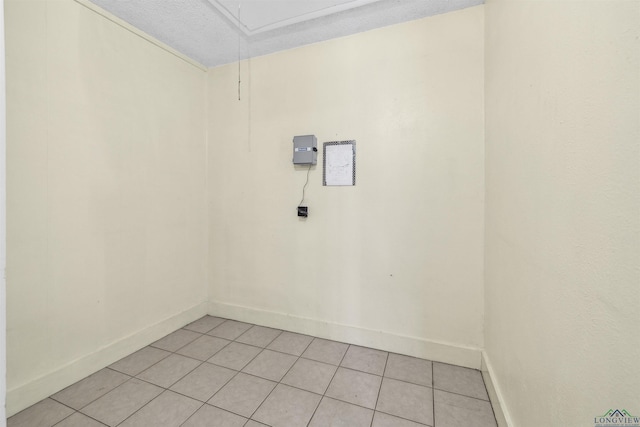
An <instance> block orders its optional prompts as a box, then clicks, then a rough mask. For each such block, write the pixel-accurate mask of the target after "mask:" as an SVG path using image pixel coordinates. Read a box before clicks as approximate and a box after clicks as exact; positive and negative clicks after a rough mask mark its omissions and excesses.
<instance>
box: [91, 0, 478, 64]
mask: <svg viewBox="0 0 640 427" xmlns="http://www.w3.org/2000/svg"><path fill="white" fill-rule="evenodd" d="M91 1H92V2H93V3H94V4H96V5H98V6H100V7H102V8H103V9H105V10H107V11H109V12H111V13H112V14H114V15H115V16H117V17H119V18H120V19H123V20H124V21H126V22H128V23H129V24H131V25H133V26H134V27H137V28H138V29H140V30H142V31H144V32H145V33H147V34H149V35H151V36H153V37H155V38H156V39H158V40H160V41H161V42H163V43H165V44H167V45H169V46H171V47H172V48H174V49H175V50H177V51H179V52H181V53H183V54H184V55H186V56H188V57H190V58H192V59H194V60H195V61H197V62H200V63H201V64H203V65H206V66H208V67H213V66H216V65H221V64H227V63H231V62H235V61H237V60H238V58H240V59H246V58H248V57H252V56H260V55H266V54H269V53H273V52H277V51H280V50H285V49H291V48H294V47H298V46H303V45H305V44H310V43H316V42H319V41H323V40H329V39H332V38H335V37H342V36H346V35H350V34H355V33H358V32H362V31H367V30H371V29H374V28H378V27H384V26H387V25H393V24H397V23H400V22H405V21H411V20H414V19H419V18H424V17H426V16H431V15H437V14H440V13H445V12H449V11H453V10H458V9H463V8H466V7H470V6H475V5H478V4H482V3H483V0H91Z"/></svg>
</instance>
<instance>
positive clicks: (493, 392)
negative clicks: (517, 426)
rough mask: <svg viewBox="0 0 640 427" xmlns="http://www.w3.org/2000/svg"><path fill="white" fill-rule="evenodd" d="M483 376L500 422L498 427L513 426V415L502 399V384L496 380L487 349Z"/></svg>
mask: <svg viewBox="0 0 640 427" xmlns="http://www.w3.org/2000/svg"><path fill="white" fill-rule="evenodd" d="M481 371H482V378H483V379H484V383H485V385H486V386H487V392H488V393H489V399H490V400H491V405H492V406H493V413H494V414H495V416H496V421H497V422H498V427H513V422H511V417H510V416H509V411H508V410H507V408H506V406H505V405H504V400H503V399H502V396H503V395H502V392H501V390H500V386H499V384H498V383H497V381H496V376H495V371H494V370H493V367H492V366H491V362H490V361H489V357H488V356H487V353H486V352H485V351H482V369H481Z"/></svg>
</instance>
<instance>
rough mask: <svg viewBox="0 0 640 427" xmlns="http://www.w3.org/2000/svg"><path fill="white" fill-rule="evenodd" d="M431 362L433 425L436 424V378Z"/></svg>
mask: <svg viewBox="0 0 640 427" xmlns="http://www.w3.org/2000/svg"><path fill="white" fill-rule="evenodd" d="M434 374H435V369H434V368H433V362H431V405H432V408H433V427H435V426H436V379H435V376H434Z"/></svg>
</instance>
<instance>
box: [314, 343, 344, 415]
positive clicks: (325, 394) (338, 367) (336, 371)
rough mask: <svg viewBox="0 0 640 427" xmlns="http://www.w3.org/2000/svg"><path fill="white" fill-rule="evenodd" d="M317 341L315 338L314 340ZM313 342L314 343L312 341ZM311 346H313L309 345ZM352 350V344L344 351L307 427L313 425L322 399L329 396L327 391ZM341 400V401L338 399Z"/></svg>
mask: <svg viewBox="0 0 640 427" xmlns="http://www.w3.org/2000/svg"><path fill="white" fill-rule="evenodd" d="M314 340H315V338H314ZM312 342H313V341H312ZM309 345H311V344H309ZM350 348H351V344H347V349H346V350H345V351H344V354H343V355H342V357H341V358H340V363H338V366H337V368H336V370H335V371H334V373H333V375H332V376H331V380H330V381H329V384H328V385H327V388H326V389H325V390H324V393H322V397H321V398H320V402H318V406H316V409H314V410H313V414H311V418H309V422H308V423H307V427H308V426H309V424H311V421H312V420H313V417H315V416H316V412H317V411H318V408H319V407H320V403H322V399H324V398H325V396H326V397H329V396H327V391H329V387H331V383H332V382H333V379H334V378H335V377H336V374H337V373H338V370H339V369H340V365H342V362H343V361H344V358H345V357H346V356H347V353H348V352H349V349H350ZM336 400H339V399H336Z"/></svg>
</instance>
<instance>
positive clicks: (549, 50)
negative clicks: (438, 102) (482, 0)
mask: <svg viewBox="0 0 640 427" xmlns="http://www.w3.org/2000/svg"><path fill="white" fill-rule="evenodd" d="M485 7H486V116H487V121H486V130H487V132H486V189H487V200H486V276H485V279H486V284H485V286H486V298H485V300H486V324H485V328H486V335H485V336H486V355H487V356H488V360H489V365H490V367H491V368H492V371H493V379H494V380H495V381H496V384H497V385H498V388H499V390H500V392H501V394H502V397H503V399H504V403H505V404H506V406H507V408H508V412H509V413H510V417H511V420H512V422H513V425H514V426H518V427H526V426H560V425H563V426H569V425H576V426H577V425H581V426H588V425H593V418H594V417H595V416H596V415H602V414H603V413H605V412H606V411H607V410H608V409H610V408H614V409H615V408H619V409H623V408H626V409H627V410H628V411H629V412H631V413H632V414H634V415H635V414H638V412H640V406H638V405H639V404H638V384H639V383H640V363H639V362H638V361H640V333H639V331H640V309H639V307H640V304H639V303H640V286H639V284H640V270H638V260H639V259H640V193H639V192H638V188H639V184H640V150H639V144H640V2H637V1H611V2H593V1H574V2H520V1H513V2H506V1H489V2H488V4H487V5H486V6H485Z"/></svg>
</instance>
